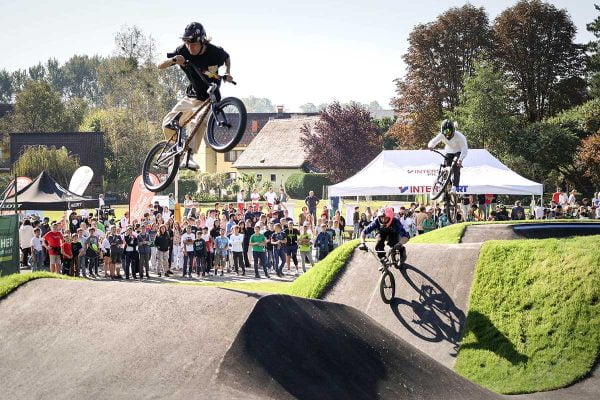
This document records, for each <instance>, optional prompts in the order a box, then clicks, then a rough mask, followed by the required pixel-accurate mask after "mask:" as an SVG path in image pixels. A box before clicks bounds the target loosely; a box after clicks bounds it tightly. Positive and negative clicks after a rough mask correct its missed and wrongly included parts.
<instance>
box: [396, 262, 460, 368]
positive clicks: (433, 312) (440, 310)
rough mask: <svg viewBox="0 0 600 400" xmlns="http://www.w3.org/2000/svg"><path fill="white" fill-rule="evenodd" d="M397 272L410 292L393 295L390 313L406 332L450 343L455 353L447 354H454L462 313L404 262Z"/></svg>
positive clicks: (433, 284)
mask: <svg viewBox="0 0 600 400" xmlns="http://www.w3.org/2000/svg"><path fill="white" fill-rule="evenodd" d="M400 273H401V274H402V276H403V278H404V279H405V280H406V282H407V283H408V284H409V285H410V288H412V289H413V292H412V293H403V295H404V296H405V297H406V299H405V298H398V297H396V298H395V299H394V300H393V301H392V304H391V307H392V311H393V312H394V315H395V316H396V318H397V319H398V321H399V322H400V323H401V324H402V325H403V326H404V327H405V328H406V329H407V330H408V331H409V332H411V333H412V334H413V335H415V336H416V337H418V338H420V339H422V340H425V341H428V342H441V341H444V340H445V341H448V342H450V343H451V344H453V345H454V351H455V352H454V353H453V354H451V355H452V356H453V357H456V354H457V352H458V342H459V340H460V337H461V333H462V330H463V327H464V324H465V320H466V318H465V314H464V313H463V311H462V310H460V309H459V308H458V307H456V305H455V304H454V302H453V301H452V298H451V297H450V296H449V295H448V293H447V292H446V291H445V290H444V289H443V288H442V287H441V286H440V285H439V284H438V283H437V282H435V281H434V280H433V279H432V278H431V277H430V276H429V275H427V274H426V273H424V272H423V271H421V270H420V269H418V268H416V267H414V266H412V265H410V264H407V263H405V264H404V266H403V267H402V269H401V270H400ZM415 298H416V299H415Z"/></svg>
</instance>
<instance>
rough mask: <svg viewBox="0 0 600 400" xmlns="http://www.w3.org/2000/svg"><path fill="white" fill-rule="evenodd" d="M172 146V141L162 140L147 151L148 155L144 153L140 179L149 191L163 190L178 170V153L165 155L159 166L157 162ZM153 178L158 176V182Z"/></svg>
mask: <svg viewBox="0 0 600 400" xmlns="http://www.w3.org/2000/svg"><path fill="white" fill-rule="evenodd" d="M172 146H173V144H172V143H170V142H167V141H166V140H163V141H162V142H158V143H157V144H155V145H154V147H152V148H151V149H150V151H149V152H148V155H146V159H145V160H144V166H143V167H142V180H143V181H144V186H146V189H148V190H149V191H151V192H160V191H161V190H165V189H166V188H167V187H168V186H169V185H170V184H171V182H173V180H174V179H175V175H177V171H179V159H180V156H179V154H176V153H174V154H173V155H171V156H167V157H165V161H164V162H163V163H162V166H159V165H158V163H157V161H158V160H159V159H160V158H161V157H164V156H165V151H167V150H169V149H170V148H171V147H172ZM161 168H162V169H161ZM153 178H158V182H157V181H156V179H153Z"/></svg>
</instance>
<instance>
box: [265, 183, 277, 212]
mask: <svg viewBox="0 0 600 400" xmlns="http://www.w3.org/2000/svg"><path fill="white" fill-rule="evenodd" d="M263 197H264V199H265V200H266V201H267V204H268V206H269V208H271V207H273V204H275V199H276V198H277V193H275V192H274V191H273V188H272V187H270V188H269V191H268V192H266V193H265V194H264V195H263Z"/></svg>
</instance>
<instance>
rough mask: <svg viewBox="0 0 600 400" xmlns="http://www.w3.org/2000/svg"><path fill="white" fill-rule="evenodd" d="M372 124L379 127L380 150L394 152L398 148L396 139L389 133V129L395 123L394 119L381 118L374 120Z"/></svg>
mask: <svg viewBox="0 0 600 400" xmlns="http://www.w3.org/2000/svg"><path fill="white" fill-rule="evenodd" d="M374 122H375V123H376V124H377V126H378V127H379V131H380V132H381V133H382V134H383V142H382V144H381V145H382V148H383V149H384V150H394V149H395V148H396V147H398V138H397V137H395V136H394V135H392V134H391V133H390V128H391V127H392V126H393V125H394V122H396V118H390V117H383V118H380V119H374Z"/></svg>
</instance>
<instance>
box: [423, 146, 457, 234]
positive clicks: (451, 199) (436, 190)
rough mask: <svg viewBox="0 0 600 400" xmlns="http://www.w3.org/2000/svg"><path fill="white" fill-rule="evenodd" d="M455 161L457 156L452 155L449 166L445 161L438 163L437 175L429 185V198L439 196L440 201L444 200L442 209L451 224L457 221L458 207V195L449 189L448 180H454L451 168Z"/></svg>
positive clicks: (441, 154)
mask: <svg viewBox="0 0 600 400" xmlns="http://www.w3.org/2000/svg"><path fill="white" fill-rule="evenodd" d="M430 150H431V151H433V152H434V153H437V154H439V155H440V156H442V157H444V158H445V157H446V156H445V155H444V153H442V152H440V151H437V150H434V149H430ZM457 162H458V157H454V158H453V159H452V163H450V165H449V166H446V165H445V163H442V164H440V168H439V170H438V174H437V177H436V178H435V181H434V182H433V185H432V186H431V200H436V199H438V198H440V197H441V199H442V201H443V202H444V210H445V211H446V215H447V216H448V221H449V222H450V223H451V224H454V223H456V222H457V214H458V210H459V209H460V206H459V199H458V195H457V194H456V193H453V192H452V191H451V189H452V185H451V184H450V180H454V174H453V173H452V169H453V168H454V166H455V165H456V163H457ZM452 183H454V182H452Z"/></svg>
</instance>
